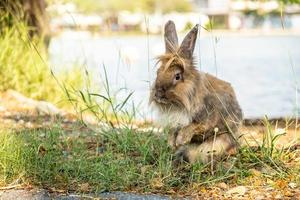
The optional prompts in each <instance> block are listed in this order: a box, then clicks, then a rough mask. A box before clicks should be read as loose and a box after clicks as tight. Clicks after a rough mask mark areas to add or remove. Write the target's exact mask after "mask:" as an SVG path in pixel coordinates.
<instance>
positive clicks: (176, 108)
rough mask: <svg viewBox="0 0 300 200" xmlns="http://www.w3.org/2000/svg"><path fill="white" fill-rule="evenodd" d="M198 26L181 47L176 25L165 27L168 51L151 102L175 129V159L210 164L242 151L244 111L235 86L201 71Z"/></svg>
mask: <svg viewBox="0 0 300 200" xmlns="http://www.w3.org/2000/svg"><path fill="white" fill-rule="evenodd" d="M198 27H199V25H196V26H194V27H193V28H192V29H191V30H190V32H189V33H188V34H187V35H186V36H185V38H184V39H183V41H182V43H181V45H180V46H179V45H178V37H177V33H176V28H175V24H174V22H173V21H168V22H167V23H166V24H165V27H164V40H165V51H166V52H165V54H163V55H161V56H159V57H158V63H159V65H160V66H159V68H158V70H157V76H156V79H155V81H154V83H153V85H152V87H151V91H150V99H149V103H150V104H153V106H154V107H155V108H156V109H157V110H158V113H159V115H160V119H159V121H160V122H163V123H164V126H166V127H169V130H170V132H169V136H168V145H170V146H171V148H172V149H173V150H174V151H175V158H176V159H175V160H180V161H181V162H182V161H186V162H189V163H195V162H202V163H209V162H210V161H212V160H218V159H220V158H222V157H223V156H225V155H227V154H232V153H235V152H236V151H237V150H238V148H239V146H240V145H239V138H240V136H241V135H240V133H239V126H240V125H241V122H242V120H243V113H242V110H241V108H240V106H239V103H238V101H237V98H236V95H235V92H234V90H233V88H232V86H231V85H230V83H228V82H226V81H223V80H220V79H218V78H217V77H215V76H213V75H210V74H208V73H204V72H201V71H198V70H197V69H196V67H195V60H194V59H193V51H194V47H195V43H196V39H197V34H198Z"/></svg>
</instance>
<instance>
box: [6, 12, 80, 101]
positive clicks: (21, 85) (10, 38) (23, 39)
mask: <svg viewBox="0 0 300 200" xmlns="http://www.w3.org/2000/svg"><path fill="white" fill-rule="evenodd" d="M0 15H1V16H0V24H2V23H1V21H2V20H5V17H6V15H7V14H5V13H2V12H1V13H0ZM11 20H12V22H11V24H12V25H11V26H8V27H5V26H4V27H1V31H0V49H1V54H0V76H1V79H0V92H3V91H6V90H8V89H13V90H17V91H19V92H21V93H22V94H24V95H26V96H28V97H31V98H34V99H38V100H46V101H51V102H53V103H58V102H62V101H63V100H64V99H65V98H66V97H65V93H64V92H63V90H62V89H61V88H60V86H59V85H58V83H57V80H56V79H55V78H54V77H53V74H52V73H51V68H50V66H49V65H48V63H46V60H47V57H48V56H47V52H46V47H45V46H44V43H43V40H42V38H37V37H34V38H30V37H29V34H28V30H29V27H27V26H25V25H24V23H22V22H19V21H18V20H17V19H11ZM56 78H57V79H58V80H60V81H62V82H64V83H65V85H67V86H70V85H72V87H74V88H80V87H81V86H82V78H81V73H80V70H78V69H73V71H72V72H64V73H61V74H58V75H56ZM62 105H63V104H62Z"/></svg>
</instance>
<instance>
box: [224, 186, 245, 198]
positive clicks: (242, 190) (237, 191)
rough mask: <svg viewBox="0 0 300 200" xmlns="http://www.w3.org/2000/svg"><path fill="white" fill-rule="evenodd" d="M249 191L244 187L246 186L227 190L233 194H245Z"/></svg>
mask: <svg viewBox="0 0 300 200" xmlns="http://www.w3.org/2000/svg"><path fill="white" fill-rule="evenodd" d="M246 192H247V188H246V187H244V186H237V187H234V188H232V189H230V190H228V191H227V192H226V194H227V195H232V194H237V195H240V196H242V195H244V194H245V193H246Z"/></svg>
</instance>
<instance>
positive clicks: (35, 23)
mask: <svg viewBox="0 0 300 200" xmlns="http://www.w3.org/2000/svg"><path fill="white" fill-rule="evenodd" d="M46 6H47V4H46V2H45V0H14V1H12V0H0V14H1V16H2V17H1V22H0V24H1V26H2V27H5V26H11V25H12V23H14V20H17V21H19V20H21V21H23V22H25V24H26V25H28V26H29V28H30V29H29V35H30V36H31V37H33V36H34V35H38V36H40V37H43V38H44V39H45V42H46V43H47V44H48V42H49V26H48V24H49V23H48V17H47V13H46Z"/></svg>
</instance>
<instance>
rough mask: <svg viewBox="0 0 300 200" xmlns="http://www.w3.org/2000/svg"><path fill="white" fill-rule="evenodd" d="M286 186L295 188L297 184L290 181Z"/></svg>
mask: <svg viewBox="0 0 300 200" xmlns="http://www.w3.org/2000/svg"><path fill="white" fill-rule="evenodd" d="M288 186H289V187H290V188H291V189H295V188H296V187H297V184H296V183H294V182H290V183H289V184H288Z"/></svg>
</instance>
